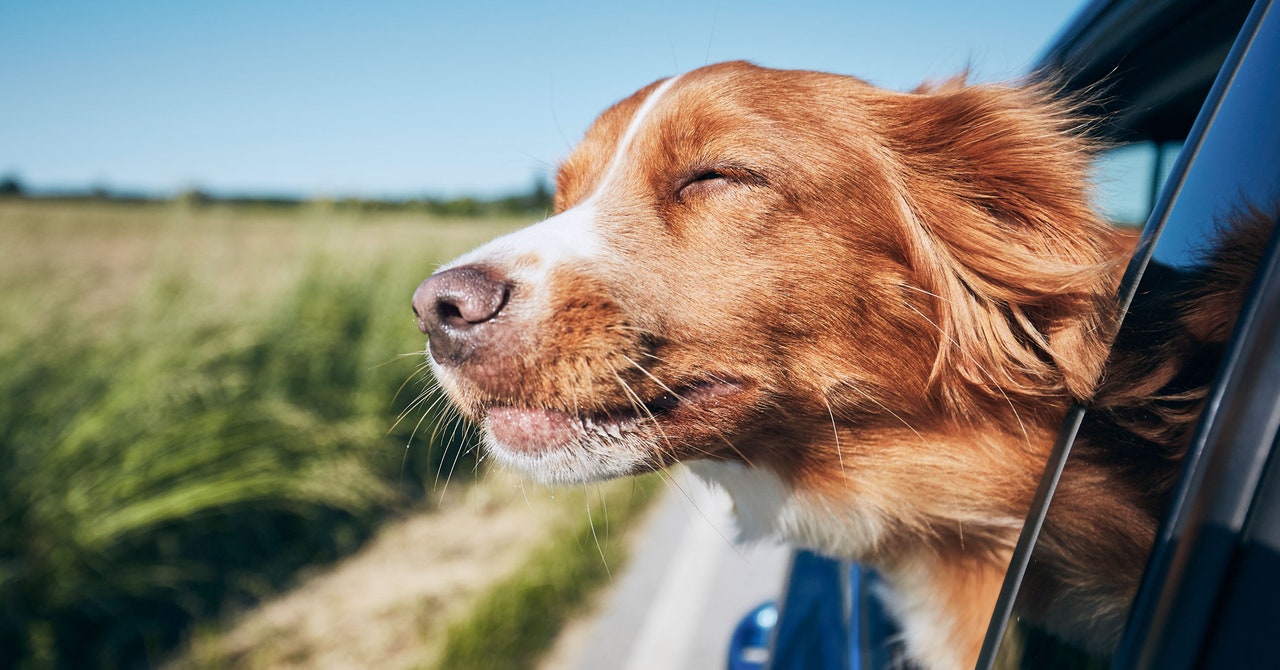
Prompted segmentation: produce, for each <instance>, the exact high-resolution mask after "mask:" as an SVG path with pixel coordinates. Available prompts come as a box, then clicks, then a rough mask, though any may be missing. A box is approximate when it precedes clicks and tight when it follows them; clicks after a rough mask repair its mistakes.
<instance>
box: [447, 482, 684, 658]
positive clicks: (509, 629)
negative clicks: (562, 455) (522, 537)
mask: <svg viewBox="0 0 1280 670" xmlns="http://www.w3.org/2000/svg"><path fill="white" fill-rule="evenodd" d="M658 482H659V480H658V477H657V476H656V475H653V476H649V477H645V478H641V479H636V480H634V481H633V482H632V483H631V484H630V485H629V486H628V485H617V484H615V485H612V486H609V487H606V488H603V489H601V491H602V493H601V495H602V496H603V498H604V499H603V500H602V502H601V504H600V505H599V506H598V509H597V510H596V512H595V513H594V514H592V515H591V516H590V517H589V518H583V519H582V520H581V523H579V524H578V525H577V528H575V529H571V530H570V531H568V532H564V533H557V534H555V535H554V536H553V537H552V538H551V539H550V540H549V541H548V542H547V543H546V544H545V545H544V546H543V547H541V548H540V549H538V550H537V551H535V552H534V553H533V554H532V555H531V556H530V557H529V558H528V560H527V561H526V563H525V564H524V566H523V567H521V568H520V569H519V570H517V571H516V572H515V573H514V574H513V575H511V576H510V577H509V578H507V579H505V580H503V581H501V582H499V583H497V584H494V585H493V586H492V587H490V589H489V591H488V592H487V593H486V594H485V595H483V596H482V597H481V599H480V602H479V603H478V604H477V605H476V606H475V607H474V608H473V609H472V611H471V612H470V613H469V615H468V616H467V617H465V618H464V619H462V620H460V621H458V622H456V623H455V624H453V625H452V626H450V627H449V630H448V633H447V634H446V642H445V647H444V650H443V652H442V655H441V658H440V660H439V661H438V663H436V664H433V666H432V668H433V670H474V669H475V668H485V670H529V669H531V668H535V667H536V666H537V661H538V659H539V658H540V656H541V655H542V654H543V653H544V652H545V651H547V649H548V648H549V647H550V645H551V643H552V642H553V641H554V640H555V636H556V633H557V632H559V630H560V629H561V627H562V626H563V625H564V623H565V622H566V621H568V620H569V619H570V618H571V617H572V616H573V615H575V614H577V613H579V612H580V611H582V609H583V608H584V607H585V606H586V605H587V604H588V599H589V597H590V595H591V594H592V593H594V592H595V591H596V590H597V589H599V588H600V587H601V586H603V585H605V584H607V583H608V581H609V580H610V579H611V578H612V575H613V574H616V573H617V572H618V571H619V569H620V568H621V567H622V566H623V564H624V561H625V558H626V552H625V548H624V547H623V545H622V544H621V543H620V542H619V541H611V540H610V537H613V536H616V537H622V536H623V535H624V533H622V532H618V531H617V529H618V528H619V527H625V526H626V525H627V524H629V523H630V521H631V520H632V519H633V518H634V517H635V515H636V514H637V513H638V512H639V511H641V510H643V509H644V508H645V506H646V504H647V503H648V501H649V500H650V499H651V498H652V497H653V495H654V493H655V492H656V490H657V489H658ZM624 484H625V483H624ZM605 510H607V511H608V514H607V516H606V515H605V513H604V512H605ZM611 525H612V526H613V527H614V531H613V532H612V533H610V530H609V529H610V526H611Z"/></svg>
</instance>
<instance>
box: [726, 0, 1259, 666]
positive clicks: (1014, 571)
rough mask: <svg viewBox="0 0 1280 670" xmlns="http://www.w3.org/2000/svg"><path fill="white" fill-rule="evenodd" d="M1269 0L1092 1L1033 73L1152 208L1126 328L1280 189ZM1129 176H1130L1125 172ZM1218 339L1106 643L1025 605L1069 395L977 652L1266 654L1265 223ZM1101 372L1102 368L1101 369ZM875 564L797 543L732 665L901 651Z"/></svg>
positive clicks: (1137, 207)
mask: <svg viewBox="0 0 1280 670" xmlns="http://www.w3.org/2000/svg"><path fill="white" fill-rule="evenodd" d="M1275 4H1276V3H1274V2H1272V1H1271V0H1259V1H1258V2H1256V3H1249V2H1240V1H1236V0H1222V1H1217V2H1189V1H1186V0H1156V1H1147V2H1144V1H1140V0H1104V1H1099V2H1094V3H1092V4H1090V5H1089V6H1087V7H1086V8H1084V10H1083V11H1082V12H1081V13H1080V14H1079V15H1078V16H1077V17H1076V18H1075V19H1074V20H1073V22H1072V23H1071V24H1070V25H1068V27H1067V28H1066V29H1065V30H1064V31H1063V33H1062V34H1061V35H1060V36H1059V37H1058V38H1057V40H1055V42H1054V43H1053V44H1052V45H1051V46H1050V47H1049V48H1048V49H1047V50H1046V52H1045V55H1044V56H1043V58H1042V59H1041V61H1040V64H1039V66H1038V67H1037V68H1036V69H1035V72H1036V73H1053V76H1055V77H1058V78H1059V79H1058V81H1059V82H1060V88H1061V89H1062V90H1063V92H1064V93H1066V94H1071V93H1073V92H1082V91H1083V92H1088V96H1087V99H1089V100H1094V101H1096V102H1095V103H1094V104H1096V105H1097V109H1096V110H1095V111H1096V112H1097V116H1098V118H1102V119H1104V120H1105V121H1104V123H1103V124H1102V125H1101V126H1100V128H1099V132H1100V133H1101V134H1102V135H1104V136H1105V138H1106V139H1107V140H1108V141H1109V142H1110V143H1111V144H1112V145H1113V146H1114V148H1113V149H1112V150H1110V151H1108V152H1106V153H1105V154H1104V155H1103V156H1102V157H1101V159H1100V165H1099V168H1100V170H1101V172H1102V173H1103V174H1104V175H1105V174H1112V175H1121V176H1119V177H1116V178H1115V183H1116V184H1118V185H1120V186H1121V189H1120V191H1121V192H1120V193H1119V196H1120V197H1119V199H1118V200H1116V201H1114V202H1113V207H1114V211H1115V212H1116V216H1115V218H1116V219H1118V221H1117V223H1118V225H1126V224H1129V223H1134V224H1138V223H1141V221H1142V220H1145V225H1144V226H1143V228H1142V233H1141V238H1140V240H1141V241H1140V242H1139V244H1138V246H1137V250H1136V251H1135V253H1134V256H1133V258H1132V260H1131V262H1130V265H1129V267H1128V269H1127V271H1126V273H1125V276H1124V279H1123V282H1122V285H1121V289H1120V293H1119V299H1120V303H1121V305H1122V307H1124V308H1125V310H1126V311H1125V317H1124V320H1123V321H1122V324H1121V329H1120V335H1119V337H1118V338H1117V342H1123V341H1125V339H1126V338H1130V339H1132V338H1141V337H1145V336H1149V335H1150V334H1151V333H1152V332H1153V331H1152V329H1156V328H1161V327H1165V324H1164V323H1163V321H1162V320H1161V319H1160V316H1161V315H1160V314H1158V313H1157V312H1158V309H1156V307H1155V303H1154V302H1153V296H1154V295H1155V294H1156V293H1157V291H1156V288H1157V286H1158V285H1159V283H1160V282H1162V281H1168V280H1169V277H1171V276H1178V275H1179V273H1184V274H1185V273H1188V272H1191V271H1193V270H1194V269H1195V268H1196V267H1197V265H1196V264H1197V263H1198V261H1199V259H1200V256H1199V255H1197V250H1199V249H1203V248H1205V247H1206V245H1208V244H1209V243H1210V242H1211V241H1212V240H1214V239H1216V238H1217V236H1219V235H1221V234H1222V232H1221V231H1222V219H1223V217H1224V216H1226V215H1228V214H1229V213H1231V212H1242V211H1248V212H1252V213H1254V215H1255V216H1257V217H1261V218H1262V219H1263V224H1264V225H1266V226H1267V227H1268V229H1269V230H1270V233H1274V224H1275V219H1276V212H1277V208H1280V115H1277V111H1276V110H1280V67H1278V66H1277V64H1280V8H1278V7H1276V6H1275ZM1135 176H1137V177H1139V178H1137V179H1135V178H1134V177H1135ZM1269 238H1270V241H1269V242H1268V243H1267V245H1266V247H1265V249H1264V250H1263V252H1262V254H1261V260H1260V261H1259V262H1258V265H1257V266H1256V268H1255V269H1254V276H1253V284H1252V287H1251V289H1250V292H1249V294H1248V296H1247V298H1246V299H1245V301H1244V303H1243V307H1242V308H1241V311H1240V313H1239V314H1238V316H1237V318H1236V321H1235V323H1236V325H1235V328H1234V331H1233V332H1232V333H1231V335H1230V338H1229V340H1228V341H1227V342H1228V343H1227V345H1226V346H1225V347H1224V348H1223V349H1222V350H1221V352H1220V355H1217V356H1213V357H1210V358H1209V359H1205V360H1201V361H1200V362H1199V365H1202V366H1205V368H1204V370H1203V372H1204V373H1205V374H1207V375H1211V376H1212V379H1213V383H1212V385H1211V387H1210V392H1209V396H1208V398H1207V400H1206V401H1205V403H1204V405H1203V410H1202V411H1200V413H1199V417H1198V419H1197V420H1196V421H1197V422H1196V424H1195V432H1194V437H1193V438H1192V441H1191V445H1190V448H1189V450H1188V452H1187V454H1186V456H1185V458H1184V460H1183V465H1182V469H1181V475H1180V479H1179V481H1178V483H1177V485H1176V487H1175V489H1174V494H1173V496H1172V498H1171V502H1170V504H1169V506H1168V508H1167V510H1166V511H1165V515H1164V518H1163V520H1162V523H1161V526H1160V529H1159V531H1158V532H1157V534H1156V538H1155V542H1154V544H1153V546H1152V547H1151V551H1150V554H1149V557H1148V559H1147V563H1146V568H1145V570H1144V573H1143V578H1142V583H1141V586H1140V587H1139V589H1138V592H1137V594H1136V596H1135V598H1134V599H1133V602H1132V604H1131V607H1130V611H1129V614H1128V618H1127V624H1126V625H1125V628H1124V630H1123V632H1122V633H1121V637H1120V642H1119V645H1118V646H1117V647H1116V649H1115V652H1114V654H1113V655H1110V656H1109V657H1105V658H1104V657H1098V656H1096V655H1091V654H1089V653H1088V652H1086V651H1084V650H1082V649H1077V648H1074V647H1072V646H1071V645H1070V644H1068V643H1066V642H1064V641H1062V640H1059V639H1057V638H1054V637H1053V636H1052V635H1049V634H1048V633H1046V632H1044V631H1041V630H1039V629H1037V628H1036V627H1035V626H1033V625H1031V624H1030V623H1029V622H1027V621H1023V620H1021V619H1020V618H1019V617H1018V616H1017V612H1019V611H1023V610H1024V608H1025V607H1026V606H1030V605H1034V603H1035V602H1036V598H1037V597H1038V594H1037V593H1036V591H1035V589H1034V588H1033V587H1031V586H1029V582H1026V581H1024V577H1025V576H1026V574H1027V570H1028V567H1029V566H1032V565H1034V564H1035V562H1036V561H1037V557H1038V554H1037V542H1038V540H1039V539H1040V536H1039V534H1040V530H1041V528H1042V523H1043V521H1044V519H1045V517H1046V515H1047V514H1048V513H1049V511H1050V509H1051V506H1052V505H1054V491H1055V487H1056V485H1057V483H1058V478H1059V476H1060V475H1061V473H1062V472H1063V469H1064V468H1065V467H1067V463H1068V462H1069V461H1068V459H1070V458H1072V445H1073V443H1074V440H1075V439H1076V437H1077V434H1078V432H1079V431H1080V429H1081V427H1082V426H1087V425H1088V424H1089V422H1090V420H1091V419H1092V418H1093V415H1092V414H1091V412H1093V411H1095V410H1091V409H1089V408H1086V407H1076V408H1074V409H1073V410H1072V411H1071V412H1070V413H1069V415H1068V417H1067V420H1066V421H1065V422H1064V426H1063V429H1062V431H1061V433H1060V435H1059V437H1058V440H1057V442H1056V444H1055V447H1054V450H1053V453H1052V455H1051V456H1050V459H1049V462H1048V463H1047V465H1046V468H1045V471H1044V475H1043V478H1042V480H1041V482H1040V486H1039V489H1038V492H1037V495H1036V498H1035V500H1034V502H1033V504H1032V507H1031V510H1030V512H1029V513H1028V516H1027V519H1026V522H1025V524H1024V527H1023V530H1022V534H1021V536H1020V538H1019V541H1018V544H1017V546H1016V548H1015V551H1014V554H1013V559H1012V560H1011V563H1010V567H1009V570H1008V573H1007V575H1006V578H1005V582H1004V586H1003V589H1002V591H1001V594H1000V599H999V602H998V603H997V605H996V608H995V612H994V613H993V616H992V619H991V622H990V626H989V628H988V633H987V637H986V640H985V643H984V646H983V650H982V654H981V656H980V658H979V661H978V664H977V667H978V668H979V669H980V670H987V669H989V668H994V667H999V668H1037V669H1041V668H1085V667H1113V668H1161V669H1164V668H1213V669H1217V668H1248V667H1275V665H1276V661H1275V658H1276V652H1275V640H1277V639H1280V456H1276V457H1274V458H1273V451H1275V446H1276V442H1277V435H1278V434H1280V347H1278V346H1277V344H1278V343H1280V250H1278V247H1277V239H1276V236H1275V235H1274V234H1269ZM1104 374H1105V372H1104ZM877 580H878V577H877V576H876V575H875V573H874V571H872V570H870V569H868V568H867V567H866V566H862V565H858V564H849V563H842V562H838V561H833V560H830V559H826V558H823V557H821V556H818V555H816V554H813V553H811V552H807V551H797V552H796V553H795V555H794V557H793V560H792V566H791V570H790V573H789V577H788V582H787V587H786V589H785V591H784V594H783V596H782V597H781V598H780V600H779V601H778V602H776V603H767V604H765V605H763V606H762V607H761V608H758V609H757V611H755V612H753V613H752V614H751V615H750V616H748V617H747V618H745V619H744V620H743V623H742V624H741V625H740V628H739V631H738V632H737V633H735V635H734V639H733V642H732V644H731V645H730V649H729V661H728V667H729V668H731V669H732V670H748V669H754V668H769V669H771V670H798V669H801V668H803V669H810V670H811V669H814V668H833V669H836V668H838V669H842V670H864V669H877V670H878V669H880V668H891V667H902V665H901V664H902V663H903V658H902V652H901V649H900V648H899V647H898V645H897V644H896V643H895V640H894V629H893V623H892V621H891V619H890V618H889V617H888V616H887V615H886V614H885V612H884V609H883V606H882V604H881V602H880V600H879V597H878V596H877V592H878V588H879V587H878V586H877Z"/></svg>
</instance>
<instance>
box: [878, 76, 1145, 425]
mask: <svg viewBox="0 0 1280 670" xmlns="http://www.w3.org/2000/svg"><path fill="white" fill-rule="evenodd" d="M922 90H923V91H924V92H921V93H917V94H907V95H902V96H898V97H896V98H895V99H894V102H893V105H892V106H893V107H894V108H893V109H892V110H891V111H890V112H889V114H888V115H887V118H888V119H890V123H891V127H890V128H887V129H886V130H887V133H888V136H889V137H890V138H891V140H890V141H891V147H890V148H891V149H893V153H894V154H895V155H896V156H897V157H898V159H899V160H900V161H901V168H902V170H901V181H902V183H901V188H902V193H903V199H904V202H903V203H902V204H903V211H904V216H905V217H906V218H907V219H908V221H907V225H908V229H909V238H910V239H911V242H910V244H911V246H912V247H913V248H912V249H910V250H909V253H910V255H911V257H912V259H913V267H914V268H915V269H916V270H917V272H918V274H919V275H920V276H921V280H922V281H923V283H925V284H927V286H925V288H926V289H927V290H930V291H931V292H934V293H935V294H936V295H937V296H939V298H938V300H939V303H940V304H939V305H938V310H937V314H938V316H939V319H938V321H939V322H938V323H937V324H936V325H937V326H938V327H939V328H940V329H941V330H942V331H943V333H944V337H943V339H942V342H941V346H940V350H939V353H938V357H937V359H936V360H935V364H934V369H933V377H934V379H935V380H939V381H941V382H942V383H943V385H944V386H945V385H946V384H947V383H948V382H947V381H946V380H947V379H948V378H957V375H953V374H944V372H950V371H953V372H956V373H958V380H960V384H961V385H962V386H964V387H965V388H954V387H953V388H944V389H943V390H944V392H945V393H946V395H947V396H948V397H949V398H950V399H951V400H953V401H955V402H963V400H962V399H963V398H966V397H968V398H972V397H973V393H972V391H973V390H974V388H977V389H986V390H988V393H990V392H991V389H992V387H993V386H994V387H998V388H999V390H1000V391H1001V394H1000V395H1003V396H1012V395H1013V394H1015V393H1016V394H1019V395H1023V396H1032V397H1035V396H1044V395H1050V394H1061V393H1062V391H1063V390H1064V389H1065V390H1066V391H1067V392H1068V393H1069V394H1070V395H1071V396H1072V397H1074V398H1076V399H1079V400H1087V399H1088V398H1089V397H1090V395H1091V393H1092V390H1093V387H1094V384H1095V383H1096V381H1097V378H1098V375H1099V373H1100V371H1101V367H1102V364H1103V362H1104V359H1105V356H1106V351H1107V346H1108V344H1109V341H1110V338H1111V336H1112V330H1113V329H1112V321H1113V319H1114V312H1115V309H1114V307H1113V304H1114V298H1113V296H1114V292H1115V286H1116V283H1117V280H1118V277H1119V274H1120V272H1121V271H1122V270H1123V266H1124V262H1125V261H1126V260H1127V254H1126V253H1125V249H1126V245H1125V242H1124V238H1125V237H1126V235H1125V234H1123V233H1121V232H1119V231H1117V230H1116V229H1115V228H1114V227H1113V226H1111V225H1109V224H1107V223H1106V222H1104V221H1103V220H1102V219H1101V218H1100V217H1099V215H1098V214H1097V213H1096V211H1095V210H1094V209H1093V208H1092V207H1091V205H1090V201H1089V170H1090V164H1091V159H1092V157H1093V155H1094V151H1093V146H1092V144H1091V142H1090V141H1089V140H1088V139H1087V138H1086V137H1084V135H1083V132H1082V130H1081V128H1082V126H1083V124H1082V122H1081V119H1080V118H1078V116H1077V114H1076V113H1075V111H1074V107H1073V106H1072V105H1071V104H1070V103H1066V102H1062V101H1059V100H1056V99H1055V98H1054V97H1053V96H1052V95H1051V93H1050V91H1049V90H1048V89H1047V88H1046V87H1043V86H1030V87H1005V86H966V85H964V84H963V82H962V81H960V80H951V81H949V82H946V83H944V84H941V85H939V86H936V87H933V88H929V89H922ZM1028 399H1030V398H1028ZM1006 402H1007V401H1006Z"/></svg>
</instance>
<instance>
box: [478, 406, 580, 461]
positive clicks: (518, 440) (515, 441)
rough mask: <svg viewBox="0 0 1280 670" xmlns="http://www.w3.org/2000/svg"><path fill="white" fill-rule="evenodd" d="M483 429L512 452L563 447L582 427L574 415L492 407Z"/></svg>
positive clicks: (577, 435) (525, 408) (552, 411)
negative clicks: (486, 429) (487, 430)
mask: <svg viewBox="0 0 1280 670" xmlns="http://www.w3.org/2000/svg"><path fill="white" fill-rule="evenodd" d="M485 427H486V428H488V429H489V433H490V434H491V435H492V436H493V438H494V439H495V440H497V441H498V442H500V443H501V444H502V445H503V446H505V447H507V448H508V449H512V450H515V451H544V450H547V449H555V448H558V447H563V446H565V445H567V444H569V443H570V442H572V441H574V440H575V439H577V438H578V437H579V435H581V433H582V424H581V423H579V422H578V420H577V419H575V418H574V417H573V416H571V415H569V414H567V413H565V412H557V411H555V410H550V409H534V408H531V407H494V408H493V409H490V410H489V415H488V417H487V418H486V419H485Z"/></svg>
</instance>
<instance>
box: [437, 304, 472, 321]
mask: <svg viewBox="0 0 1280 670" xmlns="http://www.w3.org/2000/svg"><path fill="white" fill-rule="evenodd" d="M436 316H437V317H438V318H439V319H440V320H441V321H443V322H445V323H452V322H457V321H462V322H466V321H467V320H466V319H464V318H463V317H462V310H460V309H458V306H457V305H455V304H453V303H451V302H439V303H436Z"/></svg>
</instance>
